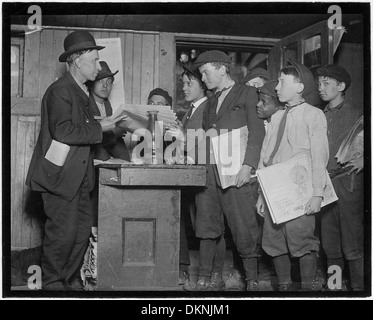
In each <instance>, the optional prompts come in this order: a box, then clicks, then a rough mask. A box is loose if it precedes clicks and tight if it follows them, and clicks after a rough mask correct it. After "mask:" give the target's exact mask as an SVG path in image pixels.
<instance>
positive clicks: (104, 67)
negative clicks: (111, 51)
mask: <svg viewBox="0 0 373 320" xmlns="http://www.w3.org/2000/svg"><path fill="white" fill-rule="evenodd" d="M100 65H101V70H100V71H99V72H98V74H97V77H96V79H95V81H97V80H101V79H105V78H109V77H114V76H115V75H116V74H117V73H118V72H119V70H117V71H115V72H114V73H113V72H111V70H110V68H109V66H108V64H107V63H106V62H105V61H100Z"/></svg>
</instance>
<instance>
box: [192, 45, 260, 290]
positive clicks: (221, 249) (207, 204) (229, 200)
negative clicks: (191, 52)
mask: <svg viewBox="0 0 373 320" xmlns="http://www.w3.org/2000/svg"><path fill="white" fill-rule="evenodd" d="M195 65H196V66H199V71H200V72H201V74H202V81H203V82H204V83H205V84H206V86H207V88H208V89H210V90H214V95H213V96H212V97H211V98H210V99H211V100H210V101H211V105H210V107H209V108H207V109H205V113H204V119H203V127H204V129H205V131H207V130H216V131H217V134H219V133H220V130H221V129H228V130H233V129H239V128H241V127H243V126H247V128H248V131H249V137H248V142H247V146H246V152H245V157H244V160H243V163H242V167H241V169H240V171H239V172H238V174H237V177H236V181H235V183H236V184H235V186H232V187H229V188H226V189H222V188H221V186H220V180H219V176H218V173H217V168H216V165H213V164H210V165H208V166H207V187H206V190H205V191H204V192H202V193H201V194H200V196H201V197H203V199H200V200H199V202H198V204H199V206H198V207H197V216H196V236H197V237H198V238H201V243H200V270H199V280H198V282H197V286H196V289H197V290H212V291H218V290H224V288H225V283H224V281H223V279H222V272H223V267H224V255H225V240H224V216H225V218H226V219H227V223H228V226H229V228H230V230H231V233H232V238H233V241H234V243H235V245H236V247H237V250H238V252H239V254H240V257H241V258H242V261H243V266H244V269H245V273H246V280H247V290H248V291H254V290H258V282H257V276H258V275H257V258H258V257H259V256H260V251H259V226H258V222H257V219H256V213H255V202H256V198H257V181H256V180H255V179H253V178H251V173H252V171H253V170H255V169H256V168H257V165H258V162H259V157H260V149H261V145H262V142H263V138H264V125H263V121H261V120H260V119H258V117H257V116H256V104H257V102H258V97H257V93H256V89H255V88H253V87H248V86H246V85H244V84H237V83H235V81H234V80H233V79H232V78H231V76H230V59H229V57H228V56H227V55H226V54H225V53H224V52H222V51H218V50H212V51H207V52H204V53H202V54H200V55H199V56H198V58H197V60H196V61H195Z"/></svg>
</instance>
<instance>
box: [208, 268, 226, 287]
mask: <svg viewBox="0 0 373 320" xmlns="http://www.w3.org/2000/svg"><path fill="white" fill-rule="evenodd" d="M208 290H209V291H224V290H225V282H224V280H223V278H222V273H221V272H213V273H212V274H211V279H210V284H209V289H208Z"/></svg>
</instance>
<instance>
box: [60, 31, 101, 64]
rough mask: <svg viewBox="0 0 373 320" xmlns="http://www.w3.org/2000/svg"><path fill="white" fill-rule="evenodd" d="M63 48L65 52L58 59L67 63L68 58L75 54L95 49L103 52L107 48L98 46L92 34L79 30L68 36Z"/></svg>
mask: <svg viewBox="0 0 373 320" xmlns="http://www.w3.org/2000/svg"><path fill="white" fill-rule="evenodd" d="M63 47H64V49H65V52H63V53H62V54H61V55H60V57H59V58H58V60H59V61H60V62H66V59H67V57H69V56H70V55H72V54H73V53H75V52H79V51H84V50H93V49H96V50H101V49H103V48H105V47H103V46H98V45H97V44H96V41H95V38H93V36H92V34H90V33H89V32H88V31H85V30H78V31H74V32H71V33H70V34H68V35H67V36H66V38H65V40H64V42H63Z"/></svg>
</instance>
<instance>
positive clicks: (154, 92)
mask: <svg viewBox="0 0 373 320" xmlns="http://www.w3.org/2000/svg"><path fill="white" fill-rule="evenodd" d="M152 96H161V97H163V98H165V99H166V101H167V102H168V103H169V104H170V106H172V98H171V96H170V95H169V94H168V92H167V91H166V90H163V89H162V88H155V89H153V90H152V91H150V93H149V96H148V100H149V99H150V98H151V97H152Z"/></svg>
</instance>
